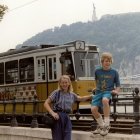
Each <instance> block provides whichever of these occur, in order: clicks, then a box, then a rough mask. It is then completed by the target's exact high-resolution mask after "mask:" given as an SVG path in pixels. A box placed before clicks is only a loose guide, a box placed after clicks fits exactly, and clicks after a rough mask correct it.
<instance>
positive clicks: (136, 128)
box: [132, 88, 140, 134]
mask: <svg viewBox="0 0 140 140" xmlns="http://www.w3.org/2000/svg"><path fill="white" fill-rule="evenodd" d="M135 94H136V95H135V96H134V101H133V102H134V117H135V118H134V119H135V123H134V125H133V128H132V134H140V122H139V117H140V116H139V113H140V112H139V103H140V96H139V88H135Z"/></svg>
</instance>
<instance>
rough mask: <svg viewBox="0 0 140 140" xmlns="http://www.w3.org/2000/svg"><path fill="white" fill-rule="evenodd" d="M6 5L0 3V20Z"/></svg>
mask: <svg viewBox="0 0 140 140" xmlns="http://www.w3.org/2000/svg"><path fill="white" fill-rule="evenodd" d="M7 9H8V7H7V6H5V5H0V21H1V20H2V19H3V16H4V14H5V13H6V11H7Z"/></svg>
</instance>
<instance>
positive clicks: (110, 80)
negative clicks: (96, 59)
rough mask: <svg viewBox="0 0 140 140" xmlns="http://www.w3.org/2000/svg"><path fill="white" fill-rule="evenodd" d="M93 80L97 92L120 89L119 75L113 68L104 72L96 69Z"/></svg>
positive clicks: (101, 69)
mask: <svg viewBox="0 0 140 140" xmlns="http://www.w3.org/2000/svg"><path fill="white" fill-rule="evenodd" d="M95 80H96V90H97V91H111V90H113V89H114V88H115V87H120V80H119V74H118V72H117V71H116V70H115V69H113V68H110V69H109V70H104V69H103V68H102V67H98V68H97V69H96V71H95Z"/></svg>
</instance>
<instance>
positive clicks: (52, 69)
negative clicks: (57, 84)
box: [48, 56, 57, 80]
mask: <svg viewBox="0 0 140 140" xmlns="http://www.w3.org/2000/svg"><path fill="white" fill-rule="evenodd" d="M48 66H49V67H48V74H49V75H48V78H49V80H55V79H57V68H56V57H54V56H53V57H49V58H48Z"/></svg>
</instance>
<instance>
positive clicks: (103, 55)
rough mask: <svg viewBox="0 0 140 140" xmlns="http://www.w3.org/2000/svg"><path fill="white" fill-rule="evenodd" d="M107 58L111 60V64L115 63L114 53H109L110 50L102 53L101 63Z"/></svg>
mask: <svg viewBox="0 0 140 140" xmlns="http://www.w3.org/2000/svg"><path fill="white" fill-rule="evenodd" d="M105 59H108V60H110V62H111V64H112V63H113V57H112V54H111V53H109V52H104V53H102V55H101V63H103V61H104V60H105Z"/></svg>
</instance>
